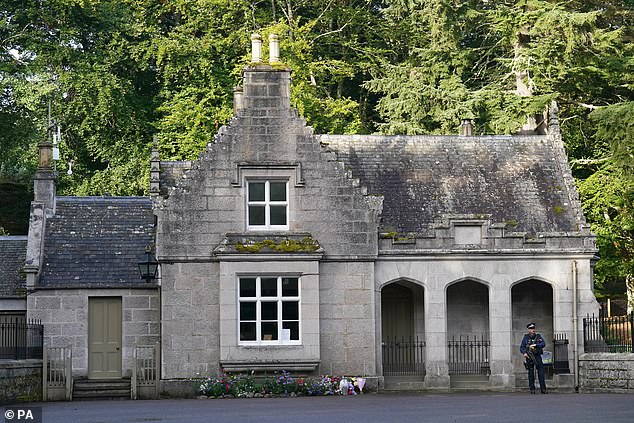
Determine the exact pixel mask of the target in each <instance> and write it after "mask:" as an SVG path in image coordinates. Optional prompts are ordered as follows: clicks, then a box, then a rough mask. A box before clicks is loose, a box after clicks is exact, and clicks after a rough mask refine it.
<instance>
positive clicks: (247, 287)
mask: <svg viewBox="0 0 634 423" xmlns="http://www.w3.org/2000/svg"><path fill="white" fill-rule="evenodd" d="M240 296H241V297H255V278H240Z"/></svg>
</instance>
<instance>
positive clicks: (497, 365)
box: [489, 280, 519, 389]
mask: <svg viewBox="0 0 634 423" xmlns="http://www.w3.org/2000/svg"><path fill="white" fill-rule="evenodd" d="M511 310H512V305H511V290H510V289H509V285H508V281H506V280H499V281H497V283H495V284H492V286H491V287H490V288H489V327H490V339H491V350H490V351H489V364H490V366H491V377H490V383H491V387H492V388H493V389H508V388H514V387H515V372H514V368H513V363H512V356H511V354H512V351H515V350H516V349H517V350H519V345H517V346H515V345H511V347H510V348H509V342H511V340H512V339H513V337H512V334H511V330H512V327H513V325H512V322H511ZM518 354H519V353H518Z"/></svg>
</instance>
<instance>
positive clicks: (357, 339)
mask: <svg viewBox="0 0 634 423" xmlns="http://www.w3.org/2000/svg"><path fill="white" fill-rule="evenodd" d="M320 273H321V278H320V291H319V297H320V306H319V316H320V330H321V365H320V372H321V373H322V374H336V375H337V374H338V375H375V374H376V348H377V343H376V328H375V320H374V318H373V316H374V313H375V292H374V263H371V262H345V263H344V262H327V263H322V264H321V266H320Z"/></svg>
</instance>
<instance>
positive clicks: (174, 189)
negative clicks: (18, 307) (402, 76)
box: [26, 37, 598, 393]
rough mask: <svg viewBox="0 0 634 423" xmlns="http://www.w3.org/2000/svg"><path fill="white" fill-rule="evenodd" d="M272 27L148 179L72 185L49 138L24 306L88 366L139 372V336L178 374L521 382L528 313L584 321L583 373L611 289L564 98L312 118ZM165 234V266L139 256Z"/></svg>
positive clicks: (100, 373) (86, 371)
mask: <svg viewBox="0 0 634 423" xmlns="http://www.w3.org/2000/svg"><path fill="white" fill-rule="evenodd" d="M259 43H260V41H259V38H258V37H254V39H253V45H254V56H253V60H252V63H251V64H250V65H249V66H247V67H246V68H245V69H244V72H243V85H242V87H241V88H239V89H237V90H236V91H235V114H234V117H233V118H232V119H231V121H230V122H229V124H228V125H227V126H224V127H222V128H221V129H220V131H219V132H218V134H217V135H216V136H215V138H214V139H213V141H212V142H210V143H209V144H208V145H207V148H206V149H205V150H204V151H203V152H201V153H200V156H199V158H198V160H194V161H188V162H166V161H160V158H159V157H158V153H157V152H155V153H154V154H153V158H152V162H151V189H150V192H151V197H149V198H147V197H143V198H116V197H98V198H94V197H91V198H75V197H70V198H69V197H57V196H56V195H55V192H54V175H52V171H51V169H50V167H48V164H47V162H46V160H45V158H44V161H43V162H42V164H41V166H40V170H39V171H38V176H37V177H36V187H35V194H36V199H35V201H34V203H33V206H32V212H31V227H30V232H29V240H28V249H27V262H26V263H27V265H26V271H27V272H28V274H27V286H28V288H29V289H30V290H31V294H30V295H29V296H28V305H27V308H28V314H29V315H30V316H31V317H34V318H38V319H41V320H42V321H43V323H44V324H45V327H47V328H48V329H47V330H46V340H45V342H46V343H48V344H49V345H58V346H65V345H72V346H73V348H74V349H75V350H74V351H75V352H74V362H73V369H74V370H73V372H74V373H75V374H76V375H77V377H90V378H107V377H111V378H121V377H129V376H130V372H131V355H132V349H133V348H134V346H135V345H139V344H151V343H153V342H155V341H160V346H161V378H162V388H163V390H164V392H168V393H169V392H176V391H177V390H178V386H179V383H180V382H179V381H181V380H183V379H188V378H195V377H199V376H203V375H207V374H213V373H217V372H219V371H222V370H225V371H254V372H265V371H266V372H270V371H274V370H282V369H286V370H292V371H294V372H297V373H306V374H345V375H365V376H368V377H369V378H375V379H374V380H376V381H377V383H378V384H379V385H380V386H384V385H390V383H392V384H393V385H392V386H396V387H399V386H401V387H418V388H428V389H434V388H439V389H446V388H450V387H458V386H464V385H461V383H467V382H469V381H470V380H475V381H476V383H477V384H478V385H477V386H479V387H484V388H492V389H514V388H515V386H516V384H519V383H520V381H521V379H522V377H523V376H521V375H523V374H524V370H523V366H522V365H521V360H520V356H519V353H518V351H517V350H518V345H519V342H520V340H521V337H522V335H523V333H524V332H525V324H526V322H527V321H535V322H536V323H537V325H538V328H539V332H541V333H542V334H543V335H544V336H545V338H546V342H547V343H548V345H549V346H552V344H553V339H554V337H555V336H557V337H563V338H566V339H569V340H570V343H571V348H570V355H569V358H570V362H571V365H570V366H569V367H570V368H571V369H572V372H574V366H572V357H573V355H574V354H575V353H578V352H579V349H578V347H579V345H580V342H581V341H580V340H579V336H577V335H578V334H579V333H580V330H581V323H580V320H581V317H582V316H584V315H585V314H586V313H592V312H594V311H596V310H597V309H598V304H597V302H596V300H595V297H594V293H593V281H592V271H593V269H592V266H593V259H594V256H595V253H596V247H595V242H594V236H593V235H592V234H591V233H590V232H589V228H588V226H587V225H586V223H585V219H584V217H583V214H582V210H581V205H580V203H579V201H578V197H577V193H576V190H575V186H574V181H573V178H572V176H571V173H570V169H569V166H568V163H567V157H566V154H565V152H564V148H563V142H562V139H561V134H560V131H559V126H558V122H557V117H556V113H555V111H554V110H551V112H550V113H549V115H548V116H547V119H546V120H545V122H544V123H543V126H542V129H541V130H540V131H536V132H535V133H534V134H527V135H521V136H472V135H470V131H469V123H468V122H465V123H464V128H463V129H464V131H463V134H464V135H447V136H380V135H315V134H313V131H312V129H311V128H310V127H308V126H307V125H306V122H305V120H304V119H302V118H300V117H298V116H297V112H296V111H295V110H293V109H292V108H291V106H290V95H289V90H290V83H291V71H290V69H287V68H285V67H284V66H282V65H281V63H279V61H278V60H279V59H277V51H278V50H277V49H278V47H277V44H276V43H277V40H276V38H272V39H271V46H270V50H271V52H272V57H271V58H270V60H269V62H268V63H265V62H263V61H262V59H261V57H259V53H258V52H259V51H260V44H259ZM44 156H46V154H44ZM148 245H149V246H151V247H152V248H153V250H154V251H155V254H156V259H157V261H158V263H159V264H160V277H159V278H158V279H157V280H155V281H152V282H144V281H142V280H141V279H140V278H139V276H138V273H137V270H136V266H137V263H138V262H139V260H141V257H142V255H143V252H144V249H145V247H146V246H148ZM575 329H576V330H575ZM96 333H99V334H101V335H99V336H103V334H104V333H112V334H113V335H112V336H113V337H114V338H113V339H115V341H117V342H114V344H116V345H115V347H116V349H114V350H112V351H110V352H109V353H106V352H104V351H103V350H99V348H100V347H99V346H98V345H97V343H96V342H97V341H96V340H97V338H99V336H97V335H95V334H96ZM575 340H577V342H576V343H575V342H574V341H575ZM102 343H103V342H102ZM547 349H548V348H547ZM104 360H105V361H104ZM108 360H110V361H108ZM112 363H114V364H112ZM111 364H112V365H111ZM518 376H519V377H518ZM404 381H407V382H408V383H409V384H408V385H404V384H403V382H404ZM398 383H401V385H398ZM522 383H523V382H522ZM552 384H554V385H555V386H560V387H564V386H567V387H571V386H572V382H571V380H570V377H569V375H555V376H554V378H553V380H552Z"/></svg>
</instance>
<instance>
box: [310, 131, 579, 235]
mask: <svg viewBox="0 0 634 423" xmlns="http://www.w3.org/2000/svg"><path fill="white" fill-rule="evenodd" d="M319 140H320V142H322V143H323V144H327V145H328V148H329V149H331V150H333V151H335V152H336V153H337V156H338V158H339V159H340V160H343V161H344V162H345V164H346V166H347V167H348V168H349V169H351V171H352V175H353V177H355V178H359V179H360V182H361V184H362V185H365V186H366V187H367V188H368V193H369V194H376V195H383V196H384V201H383V213H382V223H381V230H382V231H385V232H391V231H397V232H399V233H407V232H414V233H424V232H425V231H426V230H427V229H428V228H429V225H430V223H433V222H434V220H435V219H439V218H441V217H442V215H443V214H476V215H477V214H490V215H491V220H492V222H493V223H498V222H499V223H503V222H512V224H513V225H514V228H513V231H518V232H528V233H530V234H536V233H538V232H574V231H578V225H579V224H580V223H585V221H584V220H583V215H582V212H581V210H580V207H578V201H571V200H573V199H576V198H577V197H576V192H571V191H573V190H574V187H573V184H574V182H573V180H572V177H570V176H564V174H565V173H566V170H568V172H569V168H568V165H567V161H566V160H567V158H566V157H565V153H564V151H563V146H562V145H561V143H560V142H559V141H556V140H553V139H552V138H550V137H548V136H535V135H532V136H482V137H459V136H379V135H321V136H319Z"/></svg>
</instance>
